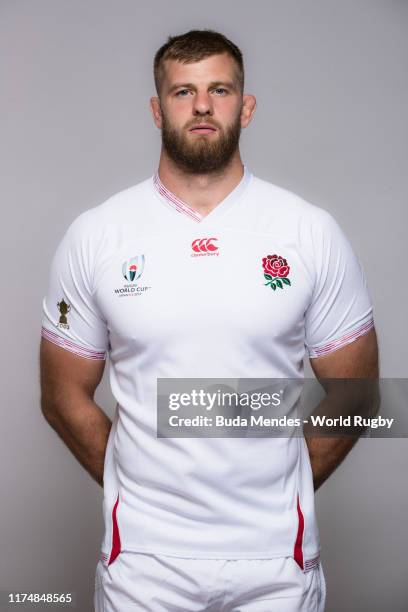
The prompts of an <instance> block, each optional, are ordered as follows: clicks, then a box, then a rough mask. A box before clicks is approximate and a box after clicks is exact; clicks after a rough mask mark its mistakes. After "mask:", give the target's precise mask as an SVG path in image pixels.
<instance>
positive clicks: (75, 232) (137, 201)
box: [66, 178, 151, 240]
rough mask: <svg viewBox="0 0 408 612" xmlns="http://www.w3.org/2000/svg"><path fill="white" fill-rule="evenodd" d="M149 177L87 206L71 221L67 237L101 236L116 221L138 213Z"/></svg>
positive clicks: (93, 237) (85, 237)
mask: <svg viewBox="0 0 408 612" xmlns="http://www.w3.org/2000/svg"><path fill="white" fill-rule="evenodd" d="M150 182H151V178H148V179H145V180H144V181H141V182H140V183H137V184H136V185H132V186H130V187H127V188H126V189H122V190H121V191H119V192H116V193H114V194H113V195H111V196H109V197H108V198H107V199H106V200H104V201H103V202H101V203H100V204H98V205H96V206H93V207H92V208H88V209H87V210H85V211H84V212H82V213H81V214H79V215H78V216H77V217H76V218H74V220H73V221H72V222H71V224H70V225H69V227H68V229H67V232H66V234H67V237H70V238H71V239H73V240H75V239H87V240H92V239H96V238H98V237H99V238H100V237H102V236H103V235H104V234H105V233H106V232H108V231H109V230H111V229H112V228H113V226H115V225H117V224H118V223H119V224H120V223H126V220H127V219H129V215H130V214H132V215H134V214H140V213H141V211H142V210H143V206H142V204H143V203H144V202H145V201H146V196H147V195H148V193H149V184H150Z"/></svg>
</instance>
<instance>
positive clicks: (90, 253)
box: [41, 212, 109, 359]
mask: <svg viewBox="0 0 408 612" xmlns="http://www.w3.org/2000/svg"><path fill="white" fill-rule="evenodd" d="M94 261H95V240H94V239H93V238H92V231H91V228H89V223H87V212H85V213H83V214H82V215H80V216H79V217H77V218H76V219H75V220H74V221H73V223H72V224H71V225H70V226H69V228H68V230H67V231H66V233H65V235H64V237H63V238H62V241H61V242H60V244H59V245H58V248H57V250H56V252H55V255H54V257H53V260H52V263H51V269H50V274H49V281H48V290H47V293H46V295H45V297H44V298H43V303H42V329H41V335H42V336H43V337H44V338H46V339H47V340H49V341H50V342H53V343H54V344H57V345H58V346H60V347H62V348H64V349H66V350H68V351H71V352H72V353H76V354H77V355H79V356H80V357H86V358H88V359H106V351H107V350H108V345H109V340H108V330H107V324H106V321H105V320H104V318H103V316H102V314H101V313H100V311H99V309H98V307H97V305H96V303H95V299H94V296H93V292H92V280H93V269H94Z"/></svg>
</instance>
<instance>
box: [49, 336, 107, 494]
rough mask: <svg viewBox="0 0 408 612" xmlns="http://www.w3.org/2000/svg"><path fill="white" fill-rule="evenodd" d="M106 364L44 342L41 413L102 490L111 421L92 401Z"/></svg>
mask: <svg viewBox="0 0 408 612" xmlns="http://www.w3.org/2000/svg"><path fill="white" fill-rule="evenodd" d="M104 368H105V361H104V360H92V359H86V358H85V357H79V356H78V355H75V354H74V353H71V352H70V351H67V350H66V349H63V348H61V347H59V346H57V345H55V344H54V343H52V342H49V341H48V340H46V339H45V338H41V346H40V373H41V410H42V413H43V415H44V417H45V418H46V420H47V421H48V423H49V424H50V425H51V427H52V428H53V429H54V430H55V431H56V432H57V434H58V435H59V436H60V437H61V438H62V440H63V441H64V442H65V444H66V445H67V446H68V448H69V449H70V450H71V451H72V453H73V454H74V456H75V457H76V458H77V460H78V461H79V462H80V464H81V465H82V466H83V467H84V468H85V469H86V470H87V471H88V472H89V474H90V475H91V476H92V478H94V479H95V480H96V482H97V483H98V484H100V485H101V486H103V466H104V458H105V450H106V444H107V441H108V436H109V432H110V428H111V426H112V422H111V420H110V419H109V418H108V417H107V415H106V414H105V413H104V412H103V410H101V408H100V407H99V406H98V405H97V404H96V403H95V402H94V400H93V397H94V393H95V390H96V388H97V386H98V385H99V383H100V381H101V379H102V375H103V371H104Z"/></svg>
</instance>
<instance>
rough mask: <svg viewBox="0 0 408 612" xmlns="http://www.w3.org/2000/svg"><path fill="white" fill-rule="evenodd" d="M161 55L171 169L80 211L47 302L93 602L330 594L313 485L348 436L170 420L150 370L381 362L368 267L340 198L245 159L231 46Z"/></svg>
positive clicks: (175, 48)
mask: <svg viewBox="0 0 408 612" xmlns="http://www.w3.org/2000/svg"><path fill="white" fill-rule="evenodd" d="M154 74H155V83H156V89H157V96H156V97H153V98H152V99H151V110H152V114H153V119H154V122H155V124H156V126H157V127H158V128H159V129H160V130H161V134H162V149H161V155H160V162H159V167H158V170H157V172H156V173H155V175H154V176H152V177H151V178H149V179H147V180H145V181H143V182H142V183H140V184H138V185H136V186H134V187H131V188H129V189H126V190H124V191H122V192H120V193H118V194H116V195H114V196H112V197H111V198H109V199H108V200H107V201H106V202H104V203H103V204H101V205H100V206H97V207H95V208H92V209H90V210H87V211H86V212H84V213H83V214H81V215H80V216H79V217H77V218H76V219H75V220H74V222H73V223H72V224H71V226H70V227H69V229H68V231H67V233H66V234H65V236H64V238H63V240H62V242H61V244H60V245H59V248H58V250H57V252H56V254H55V257H54V260H53V264H52V269H51V276H50V286H49V290H48V294H47V296H46V297H45V299H44V303H43V308H44V317H43V331H42V335H43V338H42V344H41V371H42V377H41V378H42V409H43V413H44V415H45V417H46V418H47V420H48V422H49V423H50V424H51V425H52V426H53V427H54V428H55V430H56V431H57V432H58V434H59V435H60V436H61V437H62V438H63V440H64V441H65V443H66V444H67V445H68V447H69V448H70V449H71V451H72V452H73V453H74V455H75V456H76V458H77V459H78V460H79V461H80V462H81V464H82V465H83V466H84V468H85V469H86V470H88V472H89V473H90V474H91V475H92V477H93V478H94V479H95V480H96V481H97V482H98V483H99V484H101V485H102V484H103V486H104V506H103V510H104V521H105V534H104V538H103V542H102V547H101V560H100V561H99V563H98V567H97V572H96V588H95V608H96V610H104V611H105V612H107V611H113V610H115V611H116V610H118V611H120V612H122V611H125V610H152V611H153V612H156V611H157V612H159V611H161V610H185V611H189V612H190V611H191V612H193V611H198V610H214V611H215V610H216V611H226V610H231V611H232V610H234V611H236V612H238V610H242V611H247V612H251V611H253V612H294V611H295V610H298V611H300V610H301V611H302V612H304V611H311V610H313V611H315V610H319V611H321V610H323V609H324V601H325V586H324V575H323V570H322V565H321V562H320V559H319V552H320V545H319V537H318V530H317V526H316V519H315V511H314V489H317V488H318V487H319V486H320V484H321V483H322V482H324V480H325V479H326V478H327V477H328V476H329V475H330V474H331V472H332V471H333V470H334V469H335V467H336V466H337V465H338V464H339V463H340V462H341V461H342V459H343V458H344V457H345V456H346V454H347V452H348V451H349V450H350V448H351V446H352V442H350V441H347V440H345V439H343V440H342V439H333V438H325V439H320V440H319V439H317V438H310V439H309V440H308V442H307V444H306V441H305V439H304V438H303V437H301V438H299V437H298V438H296V437H292V438H289V437H288V438H268V437H266V438H252V439H251V438H228V437H226V438H211V437H207V438H206V437H201V438H200V437H196V438H193V437H191V438H174V437H169V438H160V437H156V434H157V430H156V416H157V415H156V406H157V404H156V402H157V393H156V384H157V378H198V377H200V378H204V377H208V378H211V377H225V378H228V377H234V378H246V379H250V378H255V377H256V378H262V377H263V378H268V379H270V378H302V377H303V356H304V352H305V347H306V349H307V352H308V355H309V357H310V359H311V364H312V368H313V370H314V372H315V374H316V376H317V377H319V378H322V377H325V378H341V377H344V378H346V377H349V378H364V377H366V378H370V377H372V378H375V377H376V376H378V371H377V370H378V365H377V342H376V334H375V330H374V321H373V309H372V305H371V301H370V298H369V295H368V293H367V289H366V284H365V278H364V274H363V271H362V269H361V266H360V264H359V262H358V260H357V258H356V257H355V255H354V253H353V251H352V249H351V247H350V245H349V243H348V241H347V239H346V238H345V236H344V234H343V233H342V231H341V229H340V228H339V226H338V225H337V223H336V222H335V220H334V219H333V218H332V216H331V215H330V214H329V213H327V212H326V211H324V210H323V209H321V208H318V207H316V206H314V205H313V204H310V203H308V202H305V201H304V200H303V199H301V198H300V197H298V196H296V195H295V194H293V193H291V192H289V191H287V190H284V189H281V188H279V187H277V186H274V185H272V184H270V183H268V182H266V181H263V180H261V179H258V178H256V177H255V176H253V175H252V174H251V172H250V171H249V170H248V168H246V167H244V166H243V164H242V161H241V156H240V151H239V137H240V131H241V129H242V128H245V127H247V126H248V124H249V123H250V121H251V119H252V117H253V114H254V111H255V106H256V101H255V98H254V96H252V95H248V94H244V93H243V91H244V90H243V85H244V71H243V62H242V54H241V52H240V50H239V49H238V48H237V47H236V45H234V44H233V43H232V42H231V41H229V40H228V39H227V38H225V37H224V36H223V35H221V34H219V33H216V32H213V31H190V32H188V33H186V34H184V35H181V36H175V37H173V38H169V40H168V42H167V43H166V44H165V45H163V46H162V47H161V48H160V49H159V51H158V52H157V54H156V57H155V62H154ZM107 353H109V358H110V362H111V367H110V383H111V388H112V392H113V395H114V397H115V399H116V400H117V406H116V412H115V417H114V420H113V423H111V422H110V420H109V419H108V417H107V416H106V415H105V413H104V412H103V411H102V410H101V409H100V408H99V407H98V406H97V405H96V403H95V402H94V399H93V398H94V392H95V389H96V387H97V386H98V384H99V382H100V380H101V377H102V374H103V370H104V365H105V358H106V354H107Z"/></svg>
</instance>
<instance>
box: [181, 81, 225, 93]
mask: <svg viewBox="0 0 408 612" xmlns="http://www.w3.org/2000/svg"><path fill="white" fill-rule="evenodd" d="M221 86H222V87H225V88H227V89H232V90H236V86H235V84H234V83H233V82H232V81H213V82H212V83H210V84H209V85H208V89H214V88H216V87H221ZM176 89H194V90H196V89H197V87H196V86H195V85H194V83H175V84H174V85H172V86H171V87H170V88H169V93H173V91H176Z"/></svg>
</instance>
